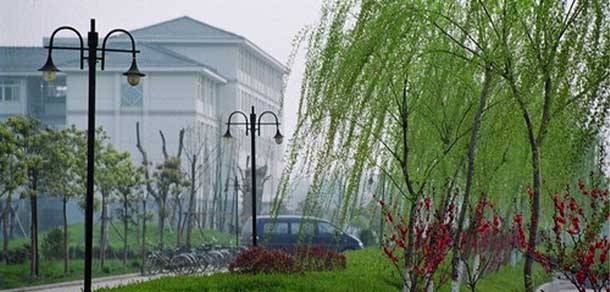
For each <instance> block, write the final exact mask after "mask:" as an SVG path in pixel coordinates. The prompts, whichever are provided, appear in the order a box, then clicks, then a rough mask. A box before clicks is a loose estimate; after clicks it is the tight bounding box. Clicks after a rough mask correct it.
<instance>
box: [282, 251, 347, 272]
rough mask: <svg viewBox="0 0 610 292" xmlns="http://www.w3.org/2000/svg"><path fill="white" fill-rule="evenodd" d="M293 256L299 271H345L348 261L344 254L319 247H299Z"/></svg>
mask: <svg viewBox="0 0 610 292" xmlns="http://www.w3.org/2000/svg"><path fill="white" fill-rule="evenodd" d="M292 255H293V256H294V258H295V260H296V266H297V269H298V270H299V271H325V270H334V269H337V268H342V269H344V268H345V266H346V264H347V260H346V259H345V256H344V255H343V254H340V253H338V252H336V251H334V250H329V249H325V248H323V247H319V246H307V245H304V246H299V247H297V248H296V249H295V250H294V251H293V252H292Z"/></svg>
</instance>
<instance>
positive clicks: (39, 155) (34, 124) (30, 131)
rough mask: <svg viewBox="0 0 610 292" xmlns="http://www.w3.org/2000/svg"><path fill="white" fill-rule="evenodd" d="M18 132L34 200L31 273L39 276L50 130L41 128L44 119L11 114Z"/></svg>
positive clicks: (29, 193)
mask: <svg viewBox="0 0 610 292" xmlns="http://www.w3.org/2000/svg"><path fill="white" fill-rule="evenodd" d="M6 125H7V126H8V128H9V129H10V130H11V131H12V132H13V133H14V135H15V141H16V146H17V147H18V149H19V150H18V151H19V152H21V153H23V154H24V156H23V157H22V158H21V161H22V163H24V165H25V171H26V176H27V183H26V185H25V186H24V188H23V190H24V191H23V196H24V197H26V198H29V199H30V245H31V249H30V251H31V254H30V275H31V276H32V277H38V276H39V265H38V262H39V259H38V205H37V203H38V192H39V182H40V179H41V173H42V172H43V171H44V165H45V164H44V153H43V152H44V150H45V147H44V146H45V143H46V141H47V140H48V131H46V130H43V129H42V128H41V124H40V121H38V120H36V119H33V118H29V117H10V118H9V119H8V120H7V121H6Z"/></svg>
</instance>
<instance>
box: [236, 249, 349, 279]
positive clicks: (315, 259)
mask: <svg viewBox="0 0 610 292" xmlns="http://www.w3.org/2000/svg"><path fill="white" fill-rule="evenodd" d="M346 264H347V261H346V258H345V256H344V255H343V254H340V253H338V252H336V251H334V250H328V249H325V248H322V247H318V246H300V247H297V248H296V249H294V250H293V251H292V252H291V253H288V252H285V251H282V250H267V249H265V248H262V247H251V248H249V249H247V250H244V251H242V252H241V253H240V254H239V255H238V256H237V257H236V258H235V260H234V261H233V262H232V263H231V264H230V265H229V271H231V272H242V273H253V274H256V273H267V274H269V273H292V272H307V271H325V270H333V269H337V268H345V266H346Z"/></svg>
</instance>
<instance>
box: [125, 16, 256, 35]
mask: <svg viewBox="0 0 610 292" xmlns="http://www.w3.org/2000/svg"><path fill="white" fill-rule="evenodd" d="M131 33H132V34H133V36H134V37H136V38H138V39H139V38H149V37H153V38H161V39H170V40H171V39H185V38H189V39H192V38H206V39H211V38H218V39H234V40H235V39H240V40H241V39H245V38H244V37H242V36H240V35H238V34H235V33H232V32H229V31H226V30H224V29H221V28H218V27H215V26H212V25H209V24H207V23H205V22H202V21H199V20H196V19H194V18H192V17H189V16H182V17H178V18H174V19H170V20H166V21H163V22H159V23H157V24H153V25H150V26H146V27H143V28H139V29H136V30H132V31H131Z"/></svg>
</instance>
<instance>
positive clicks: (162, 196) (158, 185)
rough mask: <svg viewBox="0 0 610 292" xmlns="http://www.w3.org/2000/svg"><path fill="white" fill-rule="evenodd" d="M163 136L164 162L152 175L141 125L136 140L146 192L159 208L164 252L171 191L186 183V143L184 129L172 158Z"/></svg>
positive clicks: (160, 247) (161, 245)
mask: <svg viewBox="0 0 610 292" xmlns="http://www.w3.org/2000/svg"><path fill="white" fill-rule="evenodd" d="M159 134H160V135H161V141H162V145H161V150H162V153H163V159H164V160H163V162H161V163H159V164H157V166H156V167H155V172H154V173H153V174H152V175H150V172H149V171H148V168H147V166H148V165H149V160H148V155H147V153H146V151H145V150H144V147H143V146H142V143H141V139H140V125H139V124H136V138H137V144H136V146H137V147H138V150H139V151H140V154H142V164H143V165H144V166H145V167H146V168H145V172H144V177H145V181H146V190H147V192H148V194H149V195H151V196H152V197H153V198H154V199H155V203H156V204H157V208H158V212H159V213H158V216H157V217H158V220H159V245H158V248H159V249H160V250H163V249H164V248H165V238H164V235H165V233H164V232H165V220H166V219H167V217H168V214H169V212H168V211H169V210H168V205H167V200H168V197H169V195H170V191H171V188H172V186H173V185H178V184H183V183H184V173H183V172H182V170H181V168H180V165H181V161H180V157H181V156H182V150H183V145H184V144H183V141H184V129H182V130H181V131H180V134H179V136H178V152H177V154H176V155H175V156H170V155H169V154H168V152H167V147H166V141H165V135H163V132H162V131H159Z"/></svg>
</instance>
